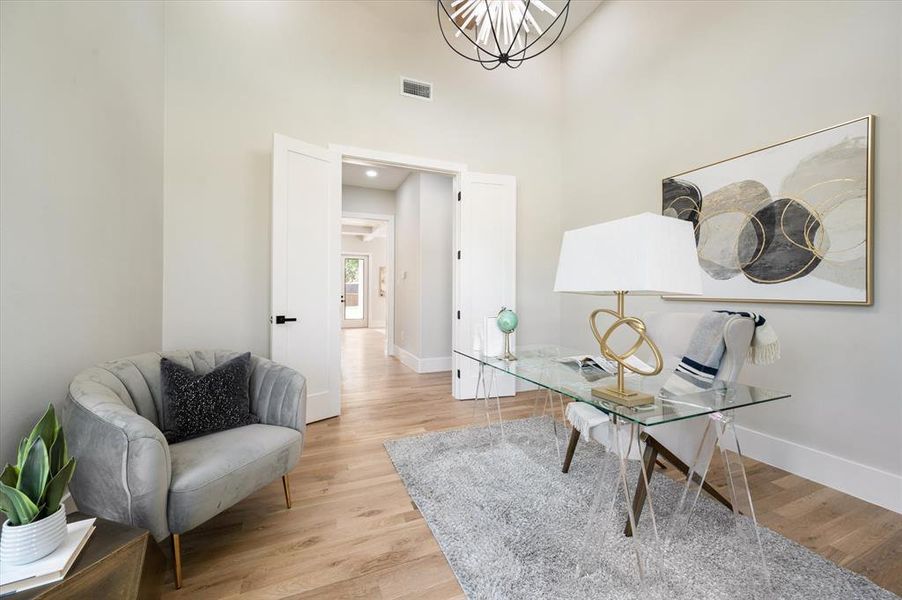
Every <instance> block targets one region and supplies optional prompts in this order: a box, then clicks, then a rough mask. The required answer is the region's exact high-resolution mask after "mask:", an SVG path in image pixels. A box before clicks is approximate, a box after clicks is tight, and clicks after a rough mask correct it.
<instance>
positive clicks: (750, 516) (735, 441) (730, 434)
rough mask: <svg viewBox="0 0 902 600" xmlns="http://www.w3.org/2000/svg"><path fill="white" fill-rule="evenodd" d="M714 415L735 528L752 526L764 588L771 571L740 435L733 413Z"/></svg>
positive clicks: (743, 528)
mask: <svg viewBox="0 0 902 600" xmlns="http://www.w3.org/2000/svg"><path fill="white" fill-rule="evenodd" d="M715 417H716V421H715V428H716V430H717V443H718V445H719V446H720V454H721V458H722V459H723V468H724V473H725V475H726V479H727V485H728V487H729V490H730V502H731V503H732V505H733V516H734V519H735V521H736V528H737V530H739V531H747V530H748V529H749V528H751V530H752V533H753V537H754V539H753V540H749V541H754V542H755V546H756V548H757V559H758V562H759V563H760V566H761V570H762V573H763V574H764V579H765V582H766V585H767V588H768V589H770V587H771V581H770V571H769V570H768V568H767V562H766V561H765V558H764V547H763V546H762V544H761V530H760V528H759V527H758V518H757V517H756V516H755V505H754V503H753V502H752V493H751V491H750V490H749V482H748V476H747V475H746V472H745V465H744V464H743V462H742V450H741V449H740V447H739V438H738V437H737V436H736V427H735V425H734V422H733V417H732V415H723V414H718V415H715ZM743 515H744V516H743Z"/></svg>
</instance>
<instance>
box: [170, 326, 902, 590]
mask: <svg viewBox="0 0 902 600" xmlns="http://www.w3.org/2000/svg"><path fill="white" fill-rule="evenodd" d="M383 344H384V338H383V336H382V334H381V333H380V332H379V331H377V330H372V329H351V330H345V331H344V332H343V369H342V372H343V382H342V383H343V404H342V416H341V417H340V418H336V419H330V420H327V421H323V422H319V423H314V424H312V425H310V426H309V427H308V429H307V439H306V442H305V447H304V453H303V455H302V456H301V461H300V463H299V464H298V466H297V467H296V468H295V469H294V471H293V472H292V473H291V476H290V477H291V486H292V496H293V508H292V509H291V510H286V509H285V505H284V503H283V497H282V486H281V483H280V482H279V481H278V480H277V481H274V482H273V483H272V484H271V485H269V486H268V487H266V488H265V489H263V490H261V491H259V492H258V493H256V494H254V495H253V496H251V497H250V498H247V499H246V500H244V501H243V502H241V503H239V504H237V505H236V506H234V507H232V508H230V509H228V510H227V511H225V512H224V513H223V514H221V515H219V516H218V517H216V518H214V519H212V520H211V521H209V522H207V523H205V524H204V525H202V526H201V527H199V528H197V529H196V530H194V531H191V532H188V533H187V534H185V535H183V536H182V553H183V554H182V556H183V569H184V587H183V588H182V589H181V590H179V591H176V590H174V589H173V587H172V575H171V573H170V574H169V575H168V577H167V582H166V584H164V589H163V594H164V597H167V598H170V597H190V598H231V597H236V596H240V597H241V598H322V599H327V598H328V599H333V598H367V599H374V600H375V599H388V598H397V599H401V598H407V599H412V598H418V599H419V598H424V599H425V598H437V599H441V598H460V597H463V594H462V592H461V590H460V587H459V586H458V584H457V580H456V579H455V578H454V575H453V573H452V572H451V569H450V567H449V566H448V563H447V562H446V561H445V558H444V555H443V554H442V553H441V550H439V547H438V544H437V543H436V541H435V539H434V538H433V537H432V534H431V533H430V531H429V528H428V526H427V525H426V522H425V521H424V520H423V518H422V517H421V516H420V513H419V511H418V510H417V509H416V507H415V506H414V505H413V504H412V502H411V500H410V497H409V496H408V495H407V491H406V489H405V488H404V485H403V484H402V483H401V480H400V478H399V477H398V474H397V473H396V472H395V470H394V467H393V466H392V464H391V461H390V460H389V458H388V455H387V454H386V452H385V450H384V449H383V447H382V442H383V441H385V440H387V439H391V438H396V437H401V436H406V435H412V434H417V433H423V432H426V431H436V430H441V429H448V428H454V427H461V426H467V425H470V424H471V418H472V404H471V403H469V402H458V401H455V400H454V399H452V398H451V396H450V388H451V381H450V374H448V373H437V374H426V375H418V374H416V373H414V372H412V371H410V370H409V369H407V368H406V367H404V366H402V365H401V364H400V363H399V362H398V361H397V360H394V359H390V358H386V357H385V356H384V355H383ZM532 402H533V393H526V394H519V395H518V396H517V398H515V399H514V398H510V399H506V400H505V401H504V418H505V419H512V418H517V417H520V416H527V415H529V414H530V413H531V411H532ZM576 460H579V457H578V455H577V458H576ZM748 468H749V477H750V487H751V490H752V493H753V495H754V498H755V501H756V507H757V509H758V516H759V519H760V520H761V522H762V523H763V524H764V525H766V526H767V527H770V528H771V529H773V530H775V531H778V532H780V533H781V534H783V535H785V536H786V537H788V538H790V539H793V540H795V541H797V542H799V543H800V544H803V545H805V546H807V547H808V548H811V549H812V550H814V551H815V552H817V553H819V554H821V555H822V556H825V557H827V558H828V559H830V560H832V561H833V562H835V563H838V564H840V565H842V566H844V567H847V568H849V569H851V570H853V571H856V572H858V573H861V574H863V575H865V576H866V577H868V578H870V579H871V580H873V581H875V582H877V583H878V584H880V585H882V586H883V587H885V588H887V589H890V590H893V591H894V592H896V593H897V594H900V595H902V515H898V514H896V513H893V512H891V511H887V510H884V509H881V508H878V507H876V506H874V505H872V504H868V503H866V502H863V501H861V500H858V499H856V498H852V497H850V496H847V495H845V494H843V493H841V492H837V491H835V490H832V489H829V488H825V487H824V486H821V485H818V484H816V483H813V482H811V481H808V480H806V479H802V478H801V477H797V476H795V475H791V474H789V473H786V472H784V471H781V470H779V469H775V468H773V467H769V466H767V465H764V464H760V463H755V462H754V461H749V463H748ZM712 482H713V483H715V484H718V485H719V484H720V483H722V480H721V477H720V472H719V468H718V466H717V465H715V466H714V471H713V473H712ZM719 487H720V486H719Z"/></svg>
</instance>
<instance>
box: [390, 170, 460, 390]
mask: <svg viewBox="0 0 902 600" xmlns="http://www.w3.org/2000/svg"><path fill="white" fill-rule="evenodd" d="M453 192H454V190H453V181H452V179H451V177H448V176H445V175H436V174H434V173H412V174H411V175H410V176H409V177H408V178H407V179H405V180H404V183H402V184H401V187H399V188H398V191H397V195H396V200H395V210H396V217H395V219H396V220H395V345H396V346H398V347H399V348H400V349H401V350H402V352H401V356H400V358H401V361H402V362H404V363H405V364H407V365H408V366H409V367H411V368H413V369H414V370H417V371H420V372H426V371H446V370H448V369H450V368H451V366H450V365H451V360H450V358H451V318H450V317H451V313H452V308H451V300H452V293H451V292H452V289H451V278H452V262H451V253H452V237H453V231H452V226H453V210H454V197H453ZM436 359H439V360H436Z"/></svg>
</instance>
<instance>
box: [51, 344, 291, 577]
mask: <svg viewBox="0 0 902 600" xmlns="http://www.w3.org/2000/svg"><path fill="white" fill-rule="evenodd" d="M238 354H239V353H237V352H226V351H219V350H216V351H214V350H197V351H175V352H164V353H162V354H160V353H148V354H139V355H137V356H132V357H129V358H123V359H119V360H114V361H111V362H107V363H102V364H99V365H96V366H94V367H91V368H89V369H86V370H84V371H82V372H81V373H79V374H78V375H76V376H75V379H73V380H72V383H71V384H70V385H69V396H68V399H67V402H66V409H65V428H66V440H67V442H68V445H69V451H70V453H71V454H72V455H73V456H77V457H78V469H76V473H75V476H74V477H73V479H72V482H71V484H70V486H69V488H70V490H71V492H72V497H73V498H74V499H75V502H76V503H77V504H78V507H79V509H80V510H83V511H85V512H86V513H89V514H92V515H96V516H99V517H103V518H105V519H109V520H111V521H117V522H119V523H125V524H129V525H133V526H135V527H141V528H143V529H148V530H150V532H151V534H152V535H153V537H154V538H155V539H156V540H157V541H161V540H164V539H165V538H166V537H168V536H170V535H171V536H172V548H173V557H174V563H175V584H176V587H181V583H182V570H181V552H180V540H179V536H180V535H181V534H182V533H184V532H186V531H188V530H190V529H193V528H194V527H197V526H198V525H200V524H201V523H203V522H204V521H206V520H208V519H210V518H212V517H214V516H216V515H217V514H219V513H221V512H222V511H224V510H225V509H227V508H229V507H230V506H232V505H233V504H235V503H237V502H239V501H240V500H242V499H244V498H246V497H247V496H249V495H250V494H252V493H253V492H255V491H257V490H259V489H260V488H262V487H264V486H265V485H267V484H269V483H271V482H272V481H273V480H275V479H278V478H279V477H281V478H282V483H283V489H284V492H285V503H286V505H287V506H288V508H291V489H290V487H289V483H288V478H287V477H286V474H287V473H288V472H289V471H290V470H291V469H292V467H294V465H295V464H297V462H298V459H299V458H300V454H301V449H302V447H303V442H304V428H305V420H306V419H305V416H306V403H307V383H306V380H305V379H304V377H303V376H302V375H301V374H299V373H297V372H296V371H294V370H292V369H289V368H288V367H284V366H282V365H279V364H277V363H274V362H272V361H270V360H267V359H265V358H260V357H258V356H252V357H251V375H250V402H251V411H252V412H253V413H254V414H256V415H257V417H258V418H259V419H260V423H259V424H255V425H248V426H245V427H239V428H236V429H230V430H227V431H220V432H217V433H213V434H210V435H205V436H202V437H198V438H194V439H191V440H187V441H184V442H180V443H177V444H171V445H170V444H169V443H168V442H167V441H166V438H165V437H163V433H162V432H161V431H160V429H159V427H158V426H159V423H160V405H161V400H160V399H161V391H160V358H161V357H166V358H169V359H171V360H173V361H175V362H177V363H179V364H182V365H184V366H186V367H189V368H191V369H193V370H194V371H195V372H197V373H199V374H206V373H208V372H210V371H211V370H213V369H214V368H215V367H216V366H218V365H220V364H222V363H224V362H226V361H228V360H231V359H232V358H234V357H236V356H238Z"/></svg>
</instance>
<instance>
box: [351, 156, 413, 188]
mask: <svg viewBox="0 0 902 600" xmlns="http://www.w3.org/2000/svg"><path fill="white" fill-rule="evenodd" d="M370 169H372V170H374V171H376V173H378V175H377V176H376V177H367V175H366V172H367V171H369V170H370ZM412 172H413V171H411V170H410V169H402V168H400V167H390V166H388V165H379V164H373V163H364V162H358V161H355V162H344V163H342V165H341V183H342V184H343V185H355V186H357V187H362V188H369V189H372V190H388V191H390V192H393V191H395V190H397V189H398V187H399V186H400V185H401V184H402V183H404V180H405V179H407V176H408V175H410V174H411V173H412Z"/></svg>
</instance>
